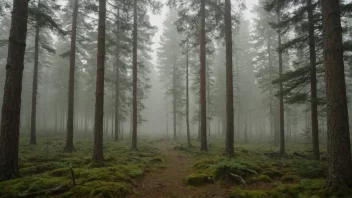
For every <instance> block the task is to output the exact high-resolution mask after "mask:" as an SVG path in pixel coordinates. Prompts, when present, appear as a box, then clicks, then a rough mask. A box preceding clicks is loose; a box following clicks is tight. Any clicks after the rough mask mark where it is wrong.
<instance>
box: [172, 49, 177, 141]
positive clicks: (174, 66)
mask: <svg viewBox="0 0 352 198" xmlns="http://www.w3.org/2000/svg"><path fill="white" fill-rule="evenodd" d="M172 111H173V127H174V140H176V139H177V135H176V121H177V117H176V116H177V112H176V111H177V110H176V50H175V48H174V64H173V66H172Z"/></svg>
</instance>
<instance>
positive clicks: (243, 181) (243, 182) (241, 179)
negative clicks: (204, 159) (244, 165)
mask: <svg viewBox="0 0 352 198" xmlns="http://www.w3.org/2000/svg"><path fill="white" fill-rule="evenodd" d="M230 175H231V176H232V177H234V178H236V179H237V180H239V181H240V182H241V183H242V184H243V185H244V186H247V185H246V181H245V180H244V179H243V178H242V177H241V176H239V175H236V174H233V173H230Z"/></svg>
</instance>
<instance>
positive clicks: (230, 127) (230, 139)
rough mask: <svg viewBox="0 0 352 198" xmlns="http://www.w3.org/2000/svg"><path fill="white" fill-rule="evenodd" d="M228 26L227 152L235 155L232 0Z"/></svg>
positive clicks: (227, 1)
mask: <svg viewBox="0 0 352 198" xmlns="http://www.w3.org/2000/svg"><path fill="white" fill-rule="evenodd" d="M225 27H226V30H225V31H226V33H225V34H226V154H227V155H228V156H230V157H233V156H234V148H233V147H234V114H233V112H234V109H233V75H232V22H231V0H225Z"/></svg>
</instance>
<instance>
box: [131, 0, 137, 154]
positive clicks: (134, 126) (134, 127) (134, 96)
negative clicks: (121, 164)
mask: <svg viewBox="0 0 352 198" xmlns="http://www.w3.org/2000/svg"><path fill="white" fill-rule="evenodd" d="M137 36H138V29H137V0H133V64H132V65H133V71H132V76H133V77H132V78H133V79H132V83H133V88H132V112H133V116H132V117H133V118H132V150H137V39H138V38H137Z"/></svg>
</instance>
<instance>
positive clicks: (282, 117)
mask: <svg viewBox="0 0 352 198" xmlns="http://www.w3.org/2000/svg"><path fill="white" fill-rule="evenodd" d="M280 9H281V5H280V1H277V9H276V14H277V22H278V23H280V21H281V10H280ZM277 33H278V52H279V75H280V77H281V76H282V71H283V68H282V67H283V63H282V50H281V30H280V29H279V30H278V32H277ZM282 92H283V85H282V82H280V96H279V100H280V155H285V153H286V151H285V123H284V122H285V110H284V95H283V93H282Z"/></svg>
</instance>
